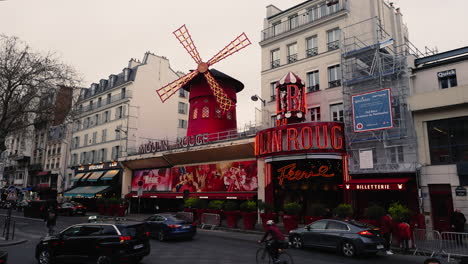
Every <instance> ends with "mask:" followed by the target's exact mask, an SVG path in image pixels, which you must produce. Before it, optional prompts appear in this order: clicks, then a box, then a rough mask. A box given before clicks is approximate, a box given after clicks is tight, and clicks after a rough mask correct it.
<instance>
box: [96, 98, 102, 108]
mask: <svg viewBox="0 0 468 264" xmlns="http://www.w3.org/2000/svg"><path fill="white" fill-rule="evenodd" d="M101 105H102V98H101V97H99V98H98V100H97V107H101Z"/></svg>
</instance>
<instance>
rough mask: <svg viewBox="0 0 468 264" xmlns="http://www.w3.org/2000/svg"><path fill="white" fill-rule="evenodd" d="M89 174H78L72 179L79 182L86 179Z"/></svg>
mask: <svg viewBox="0 0 468 264" xmlns="http://www.w3.org/2000/svg"><path fill="white" fill-rule="evenodd" d="M86 174H87V173H84V172H82V173H78V174H76V175H75V177H73V179H71V181H79V180H81V179H82V178H84V176H85V175H86Z"/></svg>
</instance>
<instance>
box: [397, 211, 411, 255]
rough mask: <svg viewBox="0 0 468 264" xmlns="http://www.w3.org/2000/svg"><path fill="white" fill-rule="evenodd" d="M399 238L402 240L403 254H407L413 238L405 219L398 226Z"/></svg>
mask: <svg viewBox="0 0 468 264" xmlns="http://www.w3.org/2000/svg"><path fill="white" fill-rule="evenodd" d="M398 237H399V238H400V243H401V248H402V250H403V254H406V253H407V252H408V249H409V240H410V238H411V228H410V225H409V224H408V220H407V219H403V220H402V221H401V222H400V223H399V224H398Z"/></svg>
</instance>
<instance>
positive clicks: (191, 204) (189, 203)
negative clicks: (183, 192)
mask: <svg viewBox="0 0 468 264" xmlns="http://www.w3.org/2000/svg"><path fill="white" fill-rule="evenodd" d="M198 200H200V199H198V198H196V197H190V198H187V199H186V200H185V202H184V204H185V208H197V206H198Z"/></svg>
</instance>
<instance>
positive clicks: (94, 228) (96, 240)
mask: <svg viewBox="0 0 468 264" xmlns="http://www.w3.org/2000/svg"><path fill="white" fill-rule="evenodd" d="M148 236H149V233H148V232H147V230H146V226H145V223H142V222H133V221H119V222H116V221H110V222H99V223H85V224H78V225H73V226H70V227H68V228H66V229H65V230H63V231H62V232H60V233H58V234H56V235H51V236H46V237H44V238H42V239H41V240H40V241H39V243H38V244H37V246H36V254H35V256H36V259H37V260H38V262H39V264H50V263H63V262H65V261H67V260H71V259H72V260H73V261H79V263H87V262H90V261H92V262H94V263H98V264H104V263H106V264H111V263H121V262H125V263H127V262H129V261H130V262H133V263H139V262H140V261H141V260H142V259H143V257H145V256H148V255H149V253H150V244H149V239H148Z"/></svg>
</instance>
